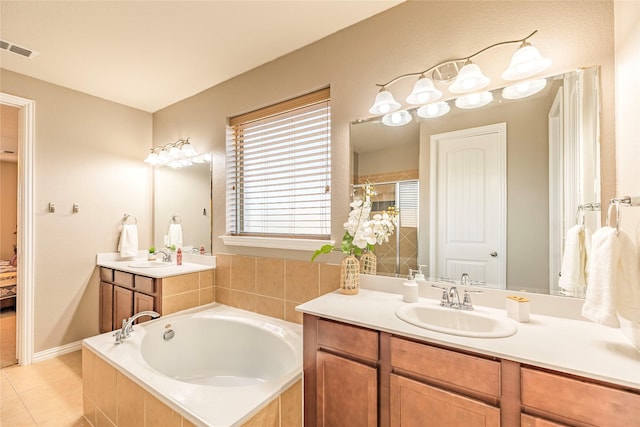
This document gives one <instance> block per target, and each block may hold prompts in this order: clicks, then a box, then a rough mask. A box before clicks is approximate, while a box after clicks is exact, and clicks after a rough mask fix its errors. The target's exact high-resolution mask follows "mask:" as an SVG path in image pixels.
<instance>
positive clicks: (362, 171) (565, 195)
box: [350, 67, 600, 296]
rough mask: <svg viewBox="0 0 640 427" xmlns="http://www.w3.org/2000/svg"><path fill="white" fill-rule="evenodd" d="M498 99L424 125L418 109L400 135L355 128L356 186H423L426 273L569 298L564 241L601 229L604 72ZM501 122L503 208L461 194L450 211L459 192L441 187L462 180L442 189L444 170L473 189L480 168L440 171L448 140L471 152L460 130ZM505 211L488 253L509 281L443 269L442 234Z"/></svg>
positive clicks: (464, 160)
mask: <svg viewBox="0 0 640 427" xmlns="http://www.w3.org/2000/svg"><path fill="white" fill-rule="evenodd" d="M492 93H493V96H494V100H493V102H491V103H490V104H489V105H486V106H484V107H482V108H477V109H467V110H463V109H459V108H457V107H455V105H454V102H453V100H449V101H448V102H449V105H450V106H451V111H450V112H449V113H448V114H446V115H444V116H441V117H437V118H432V119H423V118H418V117H417V116H416V114H415V110H413V111H411V110H410V112H411V113H412V115H413V116H414V119H413V120H412V121H411V122H410V123H409V124H408V125H405V126H401V127H388V126H385V125H383V124H382V123H381V121H380V118H379V117H378V118H371V119H365V120H360V121H357V122H354V123H352V124H351V129H350V138H351V144H352V152H353V163H352V167H353V183H354V184H358V183H362V182H371V183H374V184H375V183H377V182H387V181H401V180H410V179H416V178H418V179H419V186H420V192H419V194H420V200H419V216H420V220H419V227H418V232H417V233H416V234H417V236H418V238H417V242H416V244H417V248H418V255H417V263H416V264H421V265H427V266H428V267H426V268H424V269H423V270H424V272H425V273H426V274H427V275H429V276H431V277H434V278H440V277H451V278H453V279H457V278H459V277H460V276H459V274H461V272H468V273H469V274H470V275H471V278H472V280H476V281H479V282H482V281H486V282H487V283H486V286H491V287H496V288H506V289H512V290H526V291H529V292H538V293H550V294H555V295H568V294H567V293H566V292H564V291H563V290H562V289H560V288H559V287H558V276H559V272H560V271H559V270H560V263H561V260H562V247H563V241H564V235H565V233H566V231H567V229H568V228H570V227H571V226H572V225H574V224H575V223H576V221H584V223H585V226H587V227H589V228H590V229H591V230H592V231H594V230H595V229H596V228H598V227H599V226H600V212H599V206H598V203H600V181H599V168H600V165H599V152H600V148H599V114H600V112H599V108H600V106H599V68H598V67H592V68H588V69H580V70H577V71H574V72H570V73H566V74H563V75H559V76H553V77H549V78H548V79H547V85H546V87H545V88H544V89H543V90H542V91H541V92H539V93H537V94H535V95H533V96H530V97H527V98H522V99H517V100H510V99H504V98H502V90H501V89H497V90H494V91H493V92H492ZM499 124H504V128H505V131H504V132H505V134H504V140H505V143H504V153H503V154H501V155H502V156H503V158H504V167H503V169H502V173H503V174H504V183H503V187H502V188H503V190H500V187H497V188H498V190H492V193H493V194H495V195H496V196H497V198H494V199H495V200H497V201H495V200H494V201H492V202H489V201H487V202H486V203H485V200H486V199H475V200H474V199H472V198H470V197H468V196H467V197H466V198H465V196H464V195H463V194H462V193H461V196H460V198H459V200H458V201H457V202H456V203H458V204H457V205H455V204H451V203H450V202H451V199H452V194H455V193H454V192H452V191H451V187H449V190H446V191H445V190H443V189H442V188H440V189H439V187H438V185H441V186H442V185H447V186H451V185H456V184H455V180H454V181H451V182H448V183H443V182H442V181H443V177H446V173H445V172H446V171H448V173H449V174H450V175H451V176H452V177H454V178H455V177H460V176H461V174H460V172H461V171H465V172H468V173H467V175H469V177H467V179H471V180H472V181H473V179H472V178H470V177H472V176H473V174H474V173H477V170H476V169H474V166H473V163H469V162H470V157H468V156H467V157H465V154H464V153H462V154H457V155H458V157H450V158H456V159H457V160H456V161H454V162H453V163H452V164H453V165H458V166H460V167H459V169H460V170H456V168H448V169H447V168H444V167H443V166H442V163H440V165H441V166H439V167H438V164H439V163H438V161H439V160H438V158H440V160H441V161H442V159H443V158H445V157H446V156H447V155H446V149H445V148H446V147H447V145H446V144H447V141H448V139H450V138H451V137H453V139H454V142H452V144H454V146H455V144H456V141H457V143H462V142H463V141H464V143H465V144H466V143H467V142H468V140H467V138H468V135H466V134H464V133H463V134H461V133H459V132H473V131H474V130H475V131H476V132H477V131H482V132H485V131H486V129H487V128H485V126H488V125H499ZM482 132H481V133H482ZM461 146H462V145H457V147H458V148H459V147H461ZM443 147H444V148H443ZM443 153H444V154H443ZM460 156H461V157H460ZM443 171H444V172H443ZM469 171H470V172H469ZM474 171H475V172H474ZM458 181H460V180H458ZM483 188H484V187H483ZM444 195H447V198H446V200H447V201H448V202H449V203H448V206H445V205H447V203H443V200H445V198H444ZM500 200H502V202H500ZM500 203H503V208H502V211H500V210H499V211H498V213H497V214H493V213H491V214H489V215H487V217H489V218H491V217H493V216H494V215H498V216H499V217H500V218H502V219H501V220H499V221H497V227H498V231H490V232H488V233H489V234H492V235H493V234H496V233H497V234H500V233H503V234H504V237H503V241H502V246H498V247H497V248H496V249H494V248H491V249H489V250H485V254H486V255H487V256H489V259H488V262H489V263H490V262H494V261H500V262H502V267H501V269H502V279H490V278H489V277H491V275H489V274H487V272H486V269H485V267H484V266H482V265H481V264H482V262H478V263H476V264H477V266H476V267H474V266H471V265H470V264H464V263H463V264H462V265H461V264H456V263H455V262H451V261H450V259H449V261H447V262H445V263H444V264H443V256H440V257H439V256H438V255H439V254H442V253H443V251H444V249H442V247H441V248H440V249H438V248H439V247H438V241H439V240H443V239H442V238H439V237H438V234H442V230H449V231H451V230H464V227H465V225H464V224H462V223H455V222H453V219H454V218H458V219H461V218H466V219H469V218H475V219H477V218H478V217H480V218H481V219H482V215H477V214H473V215H468V213H475V212H482V213H484V212H486V208H488V207H494V206H495V205H496V204H498V205H499V204H500ZM579 206H582V207H583V208H582V209H581V210H579V209H578V208H579ZM401 211H402V210H401ZM475 219H474V220H475ZM481 222H482V221H481ZM485 233H486V232H485ZM445 240H446V239H445ZM494 252H495V256H493V257H492V256H491V254H492V253H494ZM402 257H403V255H402V253H400V258H402ZM449 258H451V257H449ZM454 258H455V257H454ZM416 266H417V265H413V266H412V267H411V268H416ZM407 268H410V267H407ZM467 270H468V271H467ZM406 274H407V270H406V269H405V270H404V271H403V270H402V269H400V270H399V275H400V276H405V275H406ZM487 279H488V280H487ZM571 296H580V295H578V294H571Z"/></svg>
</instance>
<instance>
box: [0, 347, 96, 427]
mask: <svg viewBox="0 0 640 427" xmlns="http://www.w3.org/2000/svg"><path fill="white" fill-rule="evenodd" d="M0 426H1V427H22V426H24V427H27V426H29V427H31V426H55V427H79V426H89V423H88V422H87V421H86V420H85V419H84V418H83V416H82V354H81V352H80V351H74V352H72V353H68V354H65V355H62V356H59V357H56V358H53V359H49V360H45V361H42V362H38V363H34V364H32V365H29V366H10V367H7V368H3V369H1V370H0Z"/></svg>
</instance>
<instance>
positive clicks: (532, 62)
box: [502, 42, 551, 80]
mask: <svg viewBox="0 0 640 427" xmlns="http://www.w3.org/2000/svg"><path fill="white" fill-rule="evenodd" d="M550 65H551V60H550V59H548V58H544V57H543V56H542V55H540V52H538V49H536V48H535V46H532V45H530V44H529V43H526V42H525V43H522V45H521V46H520V48H519V49H518V50H516V52H515V53H514V54H513V56H512V57H511V63H510V64H509V68H507V69H506V70H505V72H504V73H502V78H503V79H504V80H520V79H526V78H527V77H531V76H533V75H535V74H538V73H539V72H541V71H543V70H546V69H547V68H549V66H550Z"/></svg>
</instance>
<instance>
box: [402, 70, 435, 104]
mask: <svg viewBox="0 0 640 427" xmlns="http://www.w3.org/2000/svg"><path fill="white" fill-rule="evenodd" d="M441 96H442V92H440V91H439V90H438V89H436V88H435V86H434V85H433V81H432V80H431V79H429V78H426V77H424V76H422V77H420V78H419V79H418V81H417V82H416V84H415V85H413V90H412V91H411V93H410V94H409V96H407V102H408V103H409V104H411V105H423V104H427V103H429V102H433V101H435V100H437V99H440V97H441Z"/></svg>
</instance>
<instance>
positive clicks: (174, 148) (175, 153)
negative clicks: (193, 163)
mask: <svg viewBox="0 0 640 427" xmlns="http://www.w3.org/2000/svg"><path fill="white" fill-rule="evenodd" d="M169 156H170V157H172V158H174V159H177V158H179V157H180V149H179V148H178V147H177V146H175V145H174V146H172V147H171V148H170V149H169Z"/></svg>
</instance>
